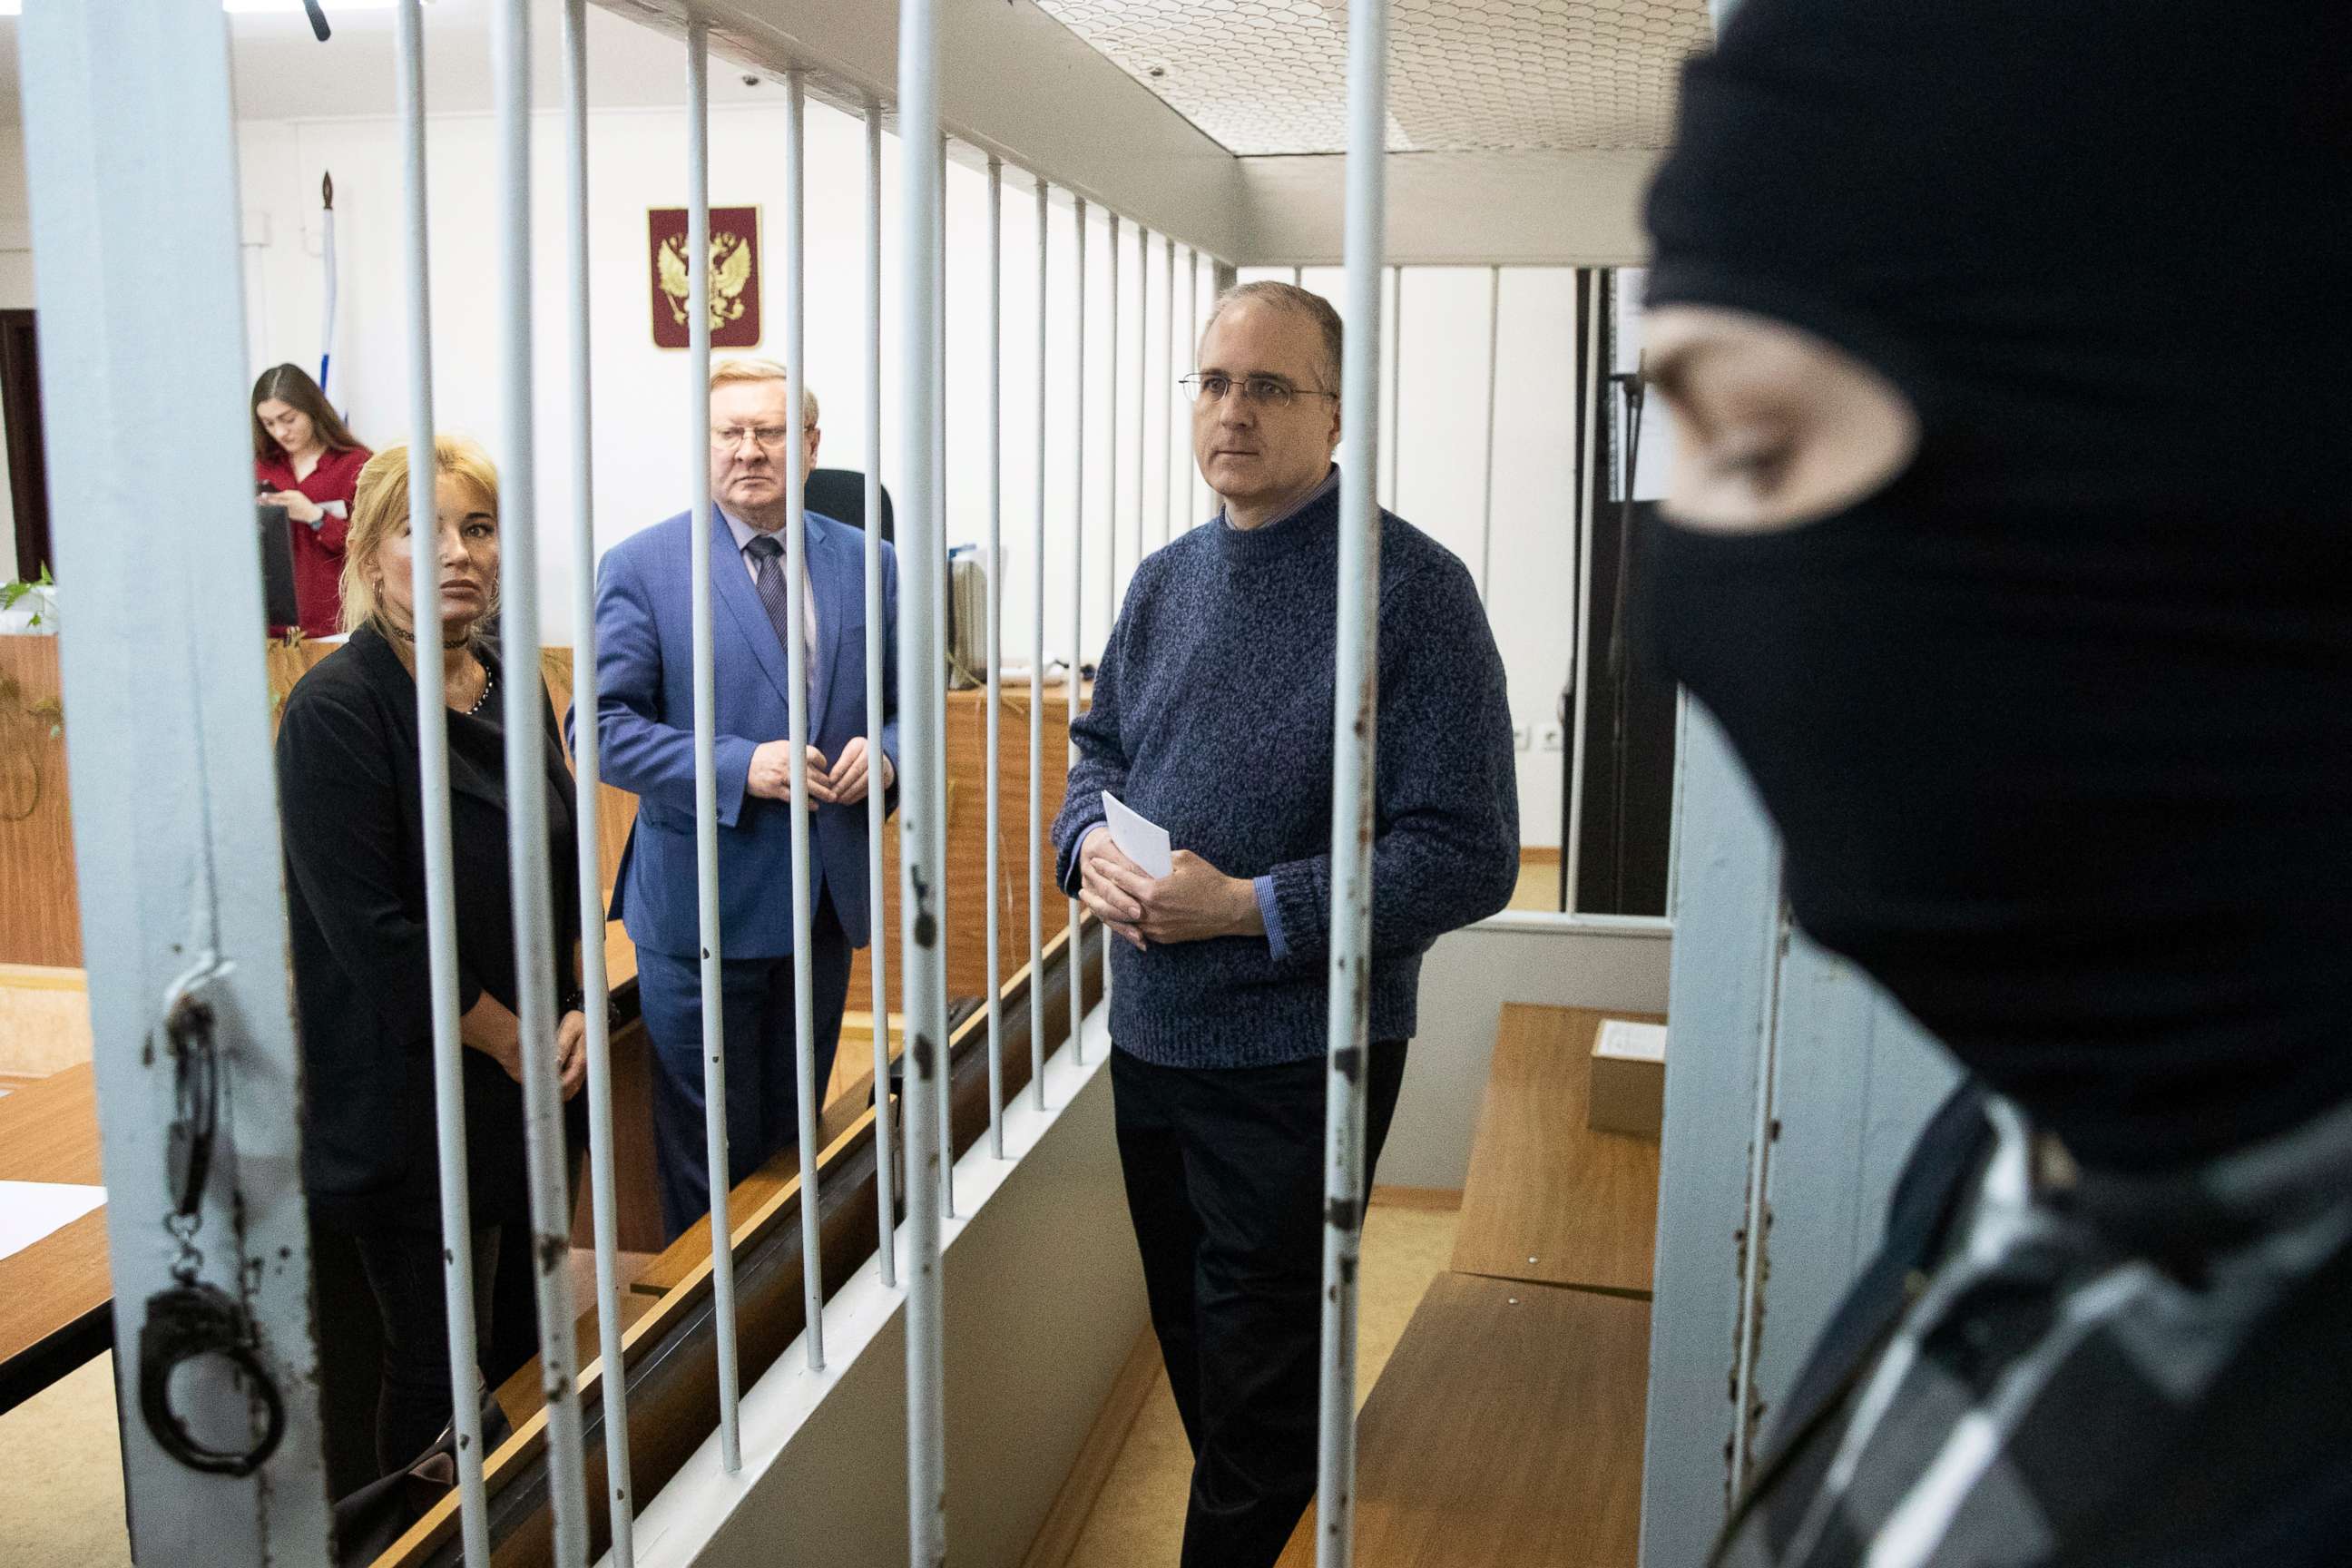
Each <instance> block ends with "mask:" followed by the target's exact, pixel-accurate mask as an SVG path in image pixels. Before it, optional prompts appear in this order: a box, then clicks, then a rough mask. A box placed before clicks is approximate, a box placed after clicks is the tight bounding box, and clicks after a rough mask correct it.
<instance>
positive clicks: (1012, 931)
mask: <svg viewBox="0 0 2352 1568" xmlns="http://www.w3.org/2000/svg"><path fill="white" fill-rule="evenodd" d="M947 707H948V713H947V717H948V820H947V852H948V872H947V892H946V900H945V901H946V910H945V912H944V913H943V914H942V916H941V919H942V920H943V921H945V923H946V925H947V931H948V995H949V996H950V998H954V997H959V996H985V995H987V994H989V992H990V991H991V989H992V987H991V985H990V984H989V981H988V928H987V925H986V923H985V922H986V907H985V906H984V905H983V904H982V902H981V901H980V889H982V888H983V887H984V886H986V885H987V881H988V795H987V789H988V693H987V692H986V691H984V690H981V691H950V692H949V693H948V697H947ZM1068 712H1069V703H1068V700H1067V699H1066V697H1064V696H1062V695H1060V694H1058V693H1056V692H1055V691H1054V690H1053V689H1050V688H1049V689H1047V691H1046V693H1045V767H1044V771H1043V773H1042V774H1041V775H1040V780H1039V784H1040V790H1039V794H1040V797H1041V798H1040V805H1041V808H1042V810H1043V811H1044V813H1045V826H1047V827H1049V828H1050V827H1051V826H1052V825H1053V821H1054V817H1055V814H1057V813H1058V812H1059V811H1060V810H1061V809H1062V790H1063V788H1064V786H1065V784H1066V782H1067V781H1068V778H1069V774H1070V765H1069V744H1068V739H1067V734H1068V724H1069V719H1068ZM999 722H1000V724H1001V725H1002V727H1003V735H1002V740H1001V742H1000V744H1001V746H1002V748H1003V754H1002V756H1001V757H1000V758H999V761H1000V763H1002V772H1000V773H999V774H998V775H997V788H998V789H999V790H1000V791H1002V792H1003V793H1002V794H1001V795H999V796H998V799H999V801H1000V803H1001V805H1000V807H999V809H1000V812H1001V816H1000V820H999V821H998V823H997V828H998V835H999V844H998V848H997V856H998V858H999V861H1000V862H1001V865H1002V868H1003V885H1002V886H1001V887H1000V888H999V889H997V900H998V908H999V910H1001V911H1002V912H1001V913H1000V914H999V915H998V917H997V918H998V920H999V921H1000V929H1001V931H1002V935H1001V937H1000V943H1001V945H1000V948H999V952H998V959H999V962H998V965H997V969H998V973H997V977H996V979H997V984H998V985H1002V984H1003V983H1004V982H1005V981H1007V980H1010V979H1011V978H1012V977H1013V972H1014V971H1016V970H1018V969H1019V968H1020V967H1021V966H1022V965H1023V964H1024V963H1028V962H1029V886H1030V883H1029V850H1028V847H1027V841H1028V837H1029V689H1028V688H1027V687H1020V686H1013V687H1007V688H1005V689H1004V714H1003V719H1002V720H1000V721H999ZM1038 853H1039V858H1040V865H1039V867H1038V877H1037V882H1036V887H1037V889H1038V890H1039V892H1040V893H1041V894H1042V895H1043V897H1044V898H1045V939H1046V940H1047V941H1048V942H1050V941H1052V940H1053V938H1054V935H1055V932H1056V931H1064V930H1066V929H1067V927H1068V924H1069V915H1068V902H1067V900H1066V899H1065V898H1064V897H1063V895H1062V894H1061V892H1060V891H1059V890H1058V889H1055V886H1054V857H1053V851H1052V847H1051V843H1050V841H1048V842H1047V843H1046V844H1045V845H1043V846H1041V847H1040V848H1039V852H1038ZM882 883H883V900H884V902H883V921H882V923H881V924H879V925H877V927H876V928H875V929H876V931H877V933H887V938H888V941H889V944H890V945H889V950H888V951H889V952H890V954H891V966H890V967H889V969H887V971H886V972H885V973H884V978H885V980H886V981H887V984H888V986H889V990H890V994H891V999H892V1000H893V1001H894V1002H895V1001H896V1000H897V999H898V975H899V970H898V963H897V960H898V948H899V943H898V832H897V831H896V825H895V820H894V824H893V828H892V830H891V831H890V832H889V833H888V834H887V836H886V837H884V839H883V842H882ZM870 957H871V954H870V952H859V953H858V955H857V962H856V965H855V967H853V968H852V969H851V971H850V974H849V1001H850V1005H852V1006H866V1005H870V1000H871V998H872V996H873V994H874V982H873V979H872V977H871V975H872V971H871V969H870V967H869V960H870Z"/></svg>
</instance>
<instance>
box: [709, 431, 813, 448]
mask: <svg viewBox="0 0 2352 1568" xmlns="http://www.w3.org/2000/svg"><path fill="white" fill-rule="evenodd" d="M815 428H816V426H814V425H803V426H801V430H802V432H803V434H806V433H807V432H808V431H811V430H814V429H815ZM746 436H749V437H751V439H752V440H754V441H757V442H758V443H759V444H760V445H761V446H762V447H766V448H768V450H770V451H774V450H776V449H777V448H778V447H782V445H783V444H784V443H785V442H787V441H789V440H791V439H792V438H793V427H792V426H789V425H730V426H727V427H726V428H725V429H723V430H721V429H713V430H712V431H711V432H710V449H711V450H712V451H714V452H731V451H733V450H734V449H735V448H736V447H740V446H741V445H742V444H743V437H746Z"/></svg>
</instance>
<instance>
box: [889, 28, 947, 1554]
mask: <svg viewBox="0 0 2352 1568" xmlns="http://www.w3.org/2000/svg"><path fill="white" fill-rule="evenodd" d="M937 6H938V0H901V5H900V10H899V20H898V121H899V133H900V136H901V138H902V140H901V143H900V144H901V146H902V147H904V149H905V150H906V165H905V174H904V177H903V179H902V180H901V181H900V187H901V192H902V200H903V201H904V203H905V206H904V209H903V210H904V218H903V225H902V237H901V240H900V243H901V245H902V246H903V247H904V253H903V257H902V259H901V262H900V279H901V289H900V294H899V299H900V309H901V310H902V311H903V312H904V314H903V316H902V318H901V321H902V328H903V332H904V337H905V349H904V353H905V358H904V361H903V362H902V369H901V375H900V381H899V384H900V388H901V395H902V396H903V397H904V398H905V400H906V405H905V413H904V418H905V423H906V432H907V436H906V441H907V445H906V454H907V456H906V463H907V477H906V481H905V483H906V503H907V504H906V506H905V507H904V508H903V509H902V510H901V514H900V515H901V516H902V517H903V518H904V519H905V524H904V531H903V532H902V534H901V538H902V539H903V540H904V541H905V542H906V545H907V548H906V549H905V550H904V551H902V552H900V555H899V561H900V571H901V573H902V574H903V581H904V587H903V593H904V595H905V597H906V598H907V599H908V600H909V601H910V602H911V603H912V604H913V605H916V606H917V607H918V608H917V612H916V613H915V614H912V615H902V616H899V617H898V670H899V679H900V681H901V688H902V691H904V692H906V693H908V694H911V696H912V698H913V700H912V701H911V702H906V703H903V704H902V706H903V707H906V708H911V709H912V710H913V711H914V715H915V721H914V722H912V723H905V724H902V725H901V726H900V730H899V749H900V751H901V752H902V753H903V755H904V758H905V761H906V773H907V778H906V784H905V787H904V789H903V790H902V791H901V793H900V795H899V807H898V847H899V856H898V865H899V889H898V918H899V924H900V926H901V928H902V932H903V937H904V941H905V944H906V945H905V953H906V957H905V973H906V993H907V1052H906V1056H907V1269H906V1273H907V1542H908V1563H910V1564H912V1565H913V1568H938V1565H940V1564H942V1563H945V1562H946V1561H947V1549H948V1548H947V1421H946V1405H945V1384H946V1377H947V1373H946V1363H945V1349H944V1344H943V1335H942V1317H941V1302H940V1286H941V1279H940V1212H939V1202H940V1170H939V1167H940V1165H941V1164H942V1163H944V1161H943V1159H942V1148H941V1146H940V1142H939V1132H938V1127H939V1124H938V1122H937V1121H936V1120H935V1119H934V1113H933V1110H932V1104H933V1100H934V1099H935V1098H936V1097H938V1096H940V1094H941V1092H942V1084H941V1079H942V1077H943V1072H944V1068H945V1066H946V1060H947V963H946V957H947V949H946V941H947V933H946V931H945V930H944V929H942V927H941V926H940V921H939V919H938V914H937V907H938V906H937V900H938V893H939V886H940V875H941V873H942V872H944V871H945V869H946V866H947V853H946V851H947V841H946V834H945V826H946V825H945V823H944V821H943V820H942V817H941V816H940V811H939V806H938V802H939V794H938V788H937V786H938V783H939V781H940V778H941V777H942V776H943V775H944V773H945V772H946V766H945V764H946V761H947V759H946V757H945V755H944V753H943V752H941V751H940V746H939V732H938V731H936V730H935V729H933V728H932V726H931V723H930V721H929V720H930V716H931V715H932V714H933V713H935V712H937V711H938V710H939V709H940V704H941V702H942V700H943V694H942V692H941V690H940V686H941V680H940V648H939V646H938V642H937V634H938V627H937V624H936V623H935V622H934V621H933V620H932V619H931V617H930V616H929V615H927V614H924V613H922V611H921V606H925V605H929V604H930V602H931V600H932V597H933V595H934V593H935V592H936V589H935V584H936V583H937V581H938V579H939V577H940V573H941V567H942V565H943V563H944V562H943V557H944V553H945V543H946V529H945V527H944V522H945V519H944V515H943V513H942V510H941V508H940V500H941V496H940V480H941V478H942V476H941V473H940V468H939V455H938V453H939V449H938V447H937V445H936V432H935V430H934V428H933V425H934V422H935V421H936V419H937V418H938V416H939V404H938V402H937V401H936V400H935V398H934V397H933V395H932V388H933V386H934V385H935V384H937V383H938V380H939V358H940V355H939V350H940V343H939V340H938V336H937V333H938V328H939V319H938V317H937V316H936V315H934V314H933V309H934V301H935V300H936V299H937V297H938V294H939V290H940V284H941V282H942V279H941V277H940V245H939V241H940V188H941V185H942V184H943V181H944V178H945V174H946V171H945V169H944V167H943V166H942V165H943V163H944V160H943V159H942V158H940V155H939V144H940V143H939V114H940V99H939V93H940V83H939V68H940V40H939V19H938V16H937Z"/></svg>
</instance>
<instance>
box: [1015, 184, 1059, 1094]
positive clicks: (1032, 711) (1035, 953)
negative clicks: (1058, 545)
mask: <svg viewBox="0 0 2352 1568" xmlns="http://www.w3.org/2000/svg"><path fill="white" fill-rule="evenodd" d="M1052 212H1053V208H1052V204H1051V202H1050V201H1049V199H1048V196H1047V192H1046V186H1045V181H1043V180H1040V181H1038V182H1037V504H1036V515H1035V518H1034V522H1035V524H1036V531H1035V534H1034V538H1033V540H1032V542H1031V547H1030V552H1029V554H1030V561H1029V564H1030V568H1031V579H1032V580H1031V593H1030V608H1031V610H1032V611H1033V612H1034V614H1035V616H1036V624H1035V626H1034V627H1033V628H1032V630H1031V635H1030V639H1029V890H1028V892H1027V893H1026V894H1025V895H1024V898H1023V900H1022V902H1024V903H1025V904H1027V905H1028V906H1029V1100H1030V1103H1031V1104H1033V1105H1034V1106H1035V1107H1036V1108H1037V1109H1038V1110H1045V896H1044V894H1043V892H1042V891H1041V889H1043V888H1044V887H1045V868H1046V867H1048V866H1050V865H1052V864H1053V857H1052V856H1051V855H1049V854H1047V853H1046V852H1045V805H1044V799H1045V430H1046V423H1045V408H1046V397H1045V391H1046V387H1045V328H1046V307H1047V304H1048V293H1047V285H1048V283H1049V281H1050V279H1051V278H1052V275H1053V270H1054V269H1053V266H1052V264H1051V261H1050V259H1049V258H1050V257H1051V255H1052V248H1053V247H1051V245H1050V244H1048V241H1049V239H1050V238H1051V229H1050V225H1049V223H1048V219H1049V218H1050V217H1051V216H1052Z"/></svg>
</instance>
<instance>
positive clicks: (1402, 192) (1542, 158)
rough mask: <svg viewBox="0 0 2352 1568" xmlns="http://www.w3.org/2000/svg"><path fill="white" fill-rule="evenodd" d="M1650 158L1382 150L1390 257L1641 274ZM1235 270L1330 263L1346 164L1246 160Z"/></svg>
mask: <svg viewBox="0 0 2352 1568" xmlns="http://www.w3.org/2000/svg"><path fill="white" fill-rule="evenodd" d="M1661 156H1663V154H1662V153H1656V152H1647V151H1642V152H1612V153H1569V152H1523V153H1390V154H1389V158H1388V224H1387V229H1388V259H1389V260H1390V261H1391V262H1396V263H1401V264H1404V265H1409V266H1482V267H1483V266H1488V265H1497V264H1499V265H1503V266H1511V265H1521V266H1576V267H1638V266H1641V265H1643V262H1644V261H1645V260H1646V259H1647V258H1648V256H1649V249H1650V247H1649V239H1648V237H1647V236H1646V235H1645V234H1644V233H1643V228H1642V196H1643V192H1644V191H1646V190H1647V189H1648V188H1649V184H1650V175H1651V174H1652V172H1653V171H1654V170H1655V169H1656V167H1657V163H1658V159H1659V158H1660V157H1661ZM1238 162H1239V163H1240V164H1241V178H1242V186H1243V192H1244V202H1245V214H1244V218H1243V222H1242V231H1243V237H1244V244H1243V247H1242V248H1241V249H1240V250H1239V251H1237V252H1236V253H1235V254H1234V260H1235V261H1237V262H1238V263H1240V264H1241V265H1243V266H1245V267H1246V266H1260V267H1268V266H1281V267H1298V266H1306V267H1315V266H1336V265H1337V264H1339V262H1340V261H1341V260H1342V259H1343V257H1344V248H1345V247H1344V246H1343V245H1342V242H1341V220H1342V217H1343V216H1344V209H1345V196H1346V174H1347V170H1346V164H1347V160H1346V159H1344V158H1342V157H1339V156H1337V155H1319V154H1318V155H1316V156H1311V157H1295V158H1276V157H1262V158H1243V159H1240V160H1239V161H1238Z"/></svg>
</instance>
